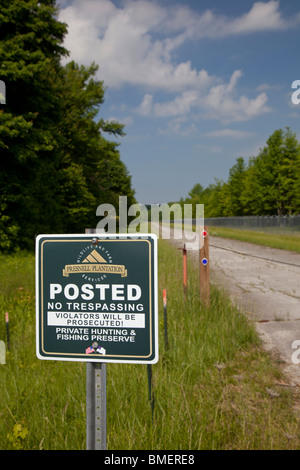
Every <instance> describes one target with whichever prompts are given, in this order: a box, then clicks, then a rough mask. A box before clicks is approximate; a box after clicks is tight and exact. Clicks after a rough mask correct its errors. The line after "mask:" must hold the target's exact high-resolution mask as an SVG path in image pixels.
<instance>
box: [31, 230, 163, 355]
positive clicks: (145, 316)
mask: <svg viewBox="0 0 300 470" xmlns="http://www.w3.org/2000/svg"><path fill="white" fill-rule="evenodd" d="M157 317H158V313H157V237H156V236H155V235H152V234H132V235H131V234H130V235H129V234H118V235H116V234H102V233H101V234H98V233H96V234H83V235H39V236H38V237H37V239H36V326H37V328H36V351H37V356H38V358H39V359H52V360H64V361H80V362H81V361H83V362H106V363H109V362H124V363H141V364H151V363H155V362H157V360H158V318H157Z"/></svg>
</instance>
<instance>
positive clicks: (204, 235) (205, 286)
mask: <svg viewBox="0 0 300 470" xmlns="http://www.w3.org/2000/svg"><path fill="white" fill-rule="evenodd" d="M201 245H202V246H201ZM199 263H200V300H201V302H203V304H204V305H206V306H207V307H209V305H210V280H209V234H208V230H207V227H204V230H203V229H202V228H201V229H200V252H199Z"/></svg>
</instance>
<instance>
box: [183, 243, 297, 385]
mask: <svg viewBox="0 0 300 470" xmlns="http://www.w3.org/2000/svg"><path fill="white" fill-rule="evenodd" d="M175 242H176V244H178V245H179V246H183V243H184V240H175ZM198 243H199V242H198V241H197V242H196V243H194V244H190V249H191V251H190V256H194V257H199V254H198V249H197V248H198ZM209 245H210V268H211V271H210V272H211V280H212V282H213V283H215V284H217V285H220V286H222V287H224V288H226V290H227V291H228V293H229V295H230V297H231V299H232V301H233V302H234V303H235V304H236V305H238V306H239V307H241V308H242V309H243V311H245V312H246V314H247V315H249V317H250V318H252V319H253V320H254V321H255V324H256V328H257V331H258V333H259V335H260V336H261V338H262V340H263V343H264V346H265V348H266V349H267V350H269V351H272V352H274V353H277V354H278V355H279V357H280V358H281V360H282V361H283V364H284V366H283V367H284V370H285V372H286V374H287V375H288V376H289V378H290V380H291V382H292V383H294V384H299V385H300V364H299V365H298V364H294V363H293V359H294V361H295V360H296V361H297V360H298V361H300V254H298V253H294V252H289V251H284V250H278V249H273V248H268V247H262V246H258V245H253V244H251V243H245V242H240V241H236V240H228V239H222V238H217V237H210V244H209ZM297 340H298V341H299V344H298V345H297V344H294V348H293V347H292V346H293V343H294V341H297ZM295 346H296V347H295ZM298 350H299V354H297V351H298ZM293 353H294V356H293Z"/></svg>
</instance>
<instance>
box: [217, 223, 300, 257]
mask: <svg viewBox="0 0 300 470" xmlns="http://www.w3.org/2000/svg"><path fill="white" fill-rule="evenodd" d="M209 233H210V235H212V236H215V237H222V238H231V239H232V240H241V241H244V242H249V243H255V244H256V245H262V246H269V247H271V248H277V249H280V250H288V251H295V252H297V253H300V232H299V231H298V232H297V231H294V232H289V231H286V232H285V233H283V232H282V231H281V232H276V230H274V231H273V232H272V231H270V232H260V231H258V230H255V229H253V230H243V229H233V228H227V227H210V230H209Z"/></svg>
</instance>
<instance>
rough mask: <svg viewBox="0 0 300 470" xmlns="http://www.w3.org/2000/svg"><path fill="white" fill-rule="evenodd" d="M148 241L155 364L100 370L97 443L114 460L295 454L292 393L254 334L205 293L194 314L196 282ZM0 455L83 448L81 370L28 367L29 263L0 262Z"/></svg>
mask: <svg viewBox="0 0 300 470" xmlns="http://www.w3.org/2000/svg"><path fill="white" fill-rule="evenodd" d="M188 274H189V277H188V294H187V298H186V301H184V298H183V290H182V255H181V253H180V252H179V251H178V250H176V249H174V248H173V247H172V246H170V245H169V244H168V242H166V241H164V240H162V241H159V288H158V292H159V318H160V332H159V335H160V360H159V362H158V363H157V364H155V365H153V366H152V374H153V392H154V414H153V419H152V416H151V407H150V403H149V399H148V383H147V367H146V366H145V365H135V364H109V365H108V367H107V413H108V417H107V433H108V434H107V443H108V449H109V450H115V449H128V450H130V449H151V450H152V449H159V450H163V449H170V450H172V449H174V450H179V449H194V450H196V449H299V448H300V439H299V424H298V421H297V419H296V417H295V414H294V412H293V409H294V405H295V403H296V402H297V399H298V397H297V389H295V388H290V387H287V386H284V385H285V383H284V380H285V379H284V378H283V377H282V376H281V372H280V369H279V366H278V364H276V363H274V362H273V361H272V360H271V359H270V357H269V356H268V355H267V354H266V353H264V352H263V351H262V349H261V347H260V344H259V340H258V337H257V335H256V332H255V329H254V327H253V325H251V324H250V323H249V322H248V320H247V319H246V317H245V316H244V315H243V314H241V313H239V311H238V310H237V309H236V308H235V307H233V306H232V305H231V304H230V302H229V301H228V299H227V298H226V297H225V296H224V295H223V294H222V292H220V291H218V290H217V289H215V288H214V287H212V291H211V306H210V308H209V309H206V308H204V307H202V306H201V304H200V301H199V293H198V271H197V269H196V268H195V267H194V266H193V265H192V263H189V265H188ZM163 289H167V298H168V304H167V312H168V339H169V348H168V349H167V350H166V349H165V345H164V321H163V306H162V290H163ZM6 311H8V312H9V315H10V343H11V348H10V351H9V352H8V353H7V364H6V365H1V366H0V374H1V380H0V394H1V402H0V417H1V419H0V449H1V450H2V449H49V450H51V449H57V450H60V449H84V448H85V364H83V363H67V362H55V361H39V360H38V359H37V358H36V356H35V304H34V257H33V255H31V254H24V253H19V254H18V255H14V256H0V339H1V340H5V339H6V330H5V312H6Z"/></svg>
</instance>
